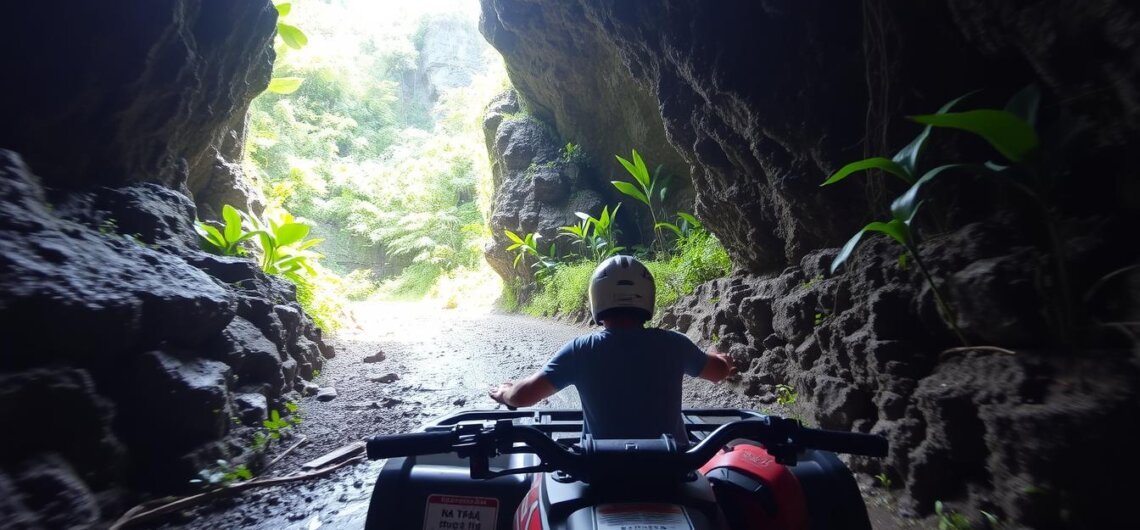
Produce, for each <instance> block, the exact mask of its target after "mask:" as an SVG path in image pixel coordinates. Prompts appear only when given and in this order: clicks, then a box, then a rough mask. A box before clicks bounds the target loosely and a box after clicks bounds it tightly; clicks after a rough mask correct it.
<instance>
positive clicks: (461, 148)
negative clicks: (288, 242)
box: [246, 0, 505, 297]
mask: <svg viewBox="0 0 1140 530" xmlns="http://www.w3.org/2000/svg"><path fill="white" fill-rule="evenodd" d="M426 4H432V5H431V6H428V5H426ZM426 4H425V5H423V6H420V5H417V6H406V5H400V6H394V5H383V6H381V5H377V4H374V3H371V2H366V1H363V0H349V1H347V2H334V3H328V2H315V1H310V0H295V1H294V2H292V3H291V5H290V6H289V7H287V8H285V9H286V10H287V12H288V14H289V17H290V19H292V20H298V21H303V26H304V33H305V34H306V35H305V38H304V39H303V40H306V41H307V43H302V44H303V47H301V48H299V47H295V46H292V45H291V44H290V42H289V41H287V40H285V39H288V38H289V37H290V35H293V36H295V35H296V32H293V31H291V30H290V29H283V28H282V27H280V26H279V28H278V35H279V36H280V37H281V39H282V42H280V43H279V46H278V47H277V48H278V49H277V51H278V60H277V62H276V63H275V65H274V76H275V80H274V84H273V86H272V87H271V90H270V91H269V92H266V93H265V94H263V95H262V96H260V97H258V98H257V99H255V100H254V102H253V104H252V105H251V109H250V121H249V123H250V134H249V136H248V140H247V153H248V159H247V163H246V170H247V172H248V173H250V174H252V175H256V176H257V177H259V179H260V181H261V183H262V188H263V191H264V192H265V195H266V196H267V198H268V199H269V201H270V203H271V204H273V205H275V206H278V207H281V208H283V209H285V210H288V211H290V212H293V213H295V214H297V215H299V216H302V217H304V218H306V219H309V220H311V223H310V224H311V225H312V228H313V231H314V233H316V234H319V236H320V237H323V238H325V239H326V240H328V241H329V243H330V244H329V245H325V246H324V247H323V248H325V249H326V253H327V254H328V257H327V258H326V259H325V260H324V263H325V266H326V267H327V269H326V271H325V272H326V274H324V275H320V276H322V277H323V280H322V281H321V282H317V283H318V284H320V283H323V284H327V285H325V287H326V288H327V289H326V290H335V289H337V288H338V287H342V286H338V285H336V284H338V283H339V284H344V283H356V284H359V283H360V280H362V279H364V278H370V279H371V280H372V281H373V282H374V283H380V284H381V285H380V286H379V288H367V289H362V291H372V292H374V293H375V294H376V295H377V296H390V297H417V296H423V295H424V294H426V293H427V292H428V291H430V289H431V287H432V285H433V284H434V283H435V282H436V281H437V280H438V279H440V278H442V277H444V276H447V275H449V274H452V273H453V272H454V271H457V270H458V269H470V270H474V269H475V268H478V267H479V266H480V263H481V261H482V260H481V250H482V246H483V243H484V241H486V239H487V238H488V237H489V234H488V231H487V229H486V222H485V218H484V216H485V212H486V211H487V209H488V208H489V197H490V169H489V166H488V161H487V156H486V150H485V149H486V148H485V145H484V143H483V135H482V130H481V114H482V111H483V108H484V105H485V104H486V102H487V101H489V100H490V99H491V97H492V96H493V95H494V94H496V93H498V92H500V91H501V90H502V89H503V88H505V85H504V80H505V74H504V72H503V70H502V68H501V62H499V61H498V60H497V59H494V55H493V52H490V50H489V48H485V49H484V51H483V53H485V54H486V58H485V59H484V60H485V61H486V64H487V67H486V68H484V70H485V71H487V72H488V73H487V74H486V75H485V76H483V77H479V78H476V79H475V80H474V82H473V83H472V84H471V85H470V86H467V87H463V88H457V89H453V90H449V91H444V92H443V93H442V94H439V95H438V98H437V99H433V94H429V93H428V92H427V90H428V89H427V88H426V86H421V84H420V83H421V81H415V82H414V83H413V81H412V80H418V79H420V77H421V76H423V75H424V74H423V73H422V72H420V71H419V68H420V60H419V58H418V56H419V54H420V53H421V52H422V51H423V47H424V45H425V38H426V37H425V35H427V33H428V29H429V26H431V25H432V24H444V26H443V27H448V26H446V25H447V24H466V25H469V26H471V27H472V28H474V25H475V21H474V17H473V16H468V15H472V14H470V13H469V14H462V13H451V12H450V11H452V10H454V6H450V5H441V4H440V3H438V2H427V3H426ZM284 5H285V4H281V5H280V6H279V9H280V8H281V6H284ZM432 10H439V11H438V12H432ZM443 10H446V11H449V12H448V13H443ZM437 33H438V32H437ZM473 34H474V32H473ZM476 35H477V34H476ZM473 42H478V41H473ZM294 79H295V80H297V81H296V82H292V81H287V80H294ZM301 79H304V83H303V84H300V82H299V81H300V80H301ZM278 88H283V89H286V90H287V91H291V94H290V95H288V96H284V95H283V94H282V93H281V92H282V90H277V89H278ZM362 240H363V241H364V243H365V244H364V245H362V244H361V241H362ZM368 244H371V245H372V246H374V247H379V248H380V249H381V250H379V251H375V250H374V249H372V248H369V247H368V246H367V245H368ZM286 265H287V264H286ZM382 265H383V266H382ZM361 266H364V267H369V270H371V271H372V272H374V273H375V274H364V273H356V278H357V281H354V282H339V281H337V280H335V279H333V278H332V277H333V276H334V275H345V274H349V273H352V271H353V270H354V269H359V268H360V267H361ZM313 277H314V275H309V280H310V283H313V281H312V280H313ZM311 287H312V286H311ZM304 290H305V287H304V286H302V291H304ZM319 290H320V289H310V291H311V292H318V291H319ZM355 290H357V291H361V289H355ZM301 295H302V296H303V297H304V296H305V293H304V292H302V293H301Z"/></svg>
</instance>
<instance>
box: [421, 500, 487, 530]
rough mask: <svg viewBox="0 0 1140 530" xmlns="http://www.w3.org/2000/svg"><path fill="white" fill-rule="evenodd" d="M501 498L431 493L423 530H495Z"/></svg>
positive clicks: (425, 510)
mask: <svg viewBox="0 0 1140 530" xmlns="http://www.w3.org/2000/svg"><path fill="white" fill-rule="evenodd" d="M498 515H499V499H496V498H494V497H462V496H457V495H429V496H428V499H427V507H426V508H424V528H423V530H494V528H495V527H496V525H497V524H498V521H496V517H497V516H498Z"/></svg>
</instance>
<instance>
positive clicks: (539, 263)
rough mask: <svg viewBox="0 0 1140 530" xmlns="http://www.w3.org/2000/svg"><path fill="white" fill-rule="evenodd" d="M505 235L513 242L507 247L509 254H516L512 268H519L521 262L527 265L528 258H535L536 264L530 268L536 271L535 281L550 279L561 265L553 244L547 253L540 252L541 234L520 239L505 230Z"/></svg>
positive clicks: (531, 234) (530, 234)
mask: <svg viewBox="0 0 1140 530" xmlns="http://www.w3.org/2000/svg"><path fill="white" fill-rule="evenodd" d="M503 233H504V234H506V236H507V239H510V240H511V244H510V245H509V246H507V252H515V260H514V262H513V263H512V265H511V266H513V267H518V266H519V263H520V262H521V263H523V264H524V265H525V264H526V256H528V255H529V256H532V257H534V263H531V265H530V266H531V268H532V269H534V279H535V280H537V281H543V280H545V279H547V278H549V277H550V276H551V275H552V274H554V271H556V270H557V269H558V266H559V263H558V260H557V258H556V256H557V255H558V249H557V248H555V245H554V244H553V243H551V244H550V247H549V248H547V251H546V252H542V251H540V250H538V240H539V239H541V238H542V235H541V234H538V233H534V232H532V233H529V234H527V235H526V236H521V237H520V236H519V235H518V234H516V233H514V232H512V231H510V230H507V229H503Z"/></svg>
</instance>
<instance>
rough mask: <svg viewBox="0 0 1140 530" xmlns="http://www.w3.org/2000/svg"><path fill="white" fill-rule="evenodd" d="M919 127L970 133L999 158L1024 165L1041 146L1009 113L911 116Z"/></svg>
mask: <svg viewBox="0 0 1140 530" xmlns="http://www.w3.org/2000/svg"><path fill="white" fill-rule="evenodd" d="M911 119H912V120H914V121H916V122H918V123H925V124H927V125H933V126H935V127H947V128H951V129H959V130H963V131H968V132H972V133H974V134H977V135H978V136H981V137H982V138H984V139H985V140H986V141H987V142H989V143H990V145H992V146H993V147H994V149H997V151H998V152H999V153H1001V154H1002V156H1004V157H1006V158H1007V159H1008V160H1010V161H1013V162H1024V161H1026V160H1027V159H1028V158H1029V157H1030V156H1032V155H1033V154H1034V153H1035V152H1036V151H1037V149H1038V147H1039V145H1040V140H1038V138H1037V132H1036V131H1034V130H1033V126H1032V125H1030V124H1028V123H1026V122H1025V120H1022V119H1021V118H1019V117H1017V115H1015V114H1013V113H1012V112H1008V111H1004V110H993V109H979V110H970V111H966V112H951V113H948V114H927V115H923V116H911Z"/></svg>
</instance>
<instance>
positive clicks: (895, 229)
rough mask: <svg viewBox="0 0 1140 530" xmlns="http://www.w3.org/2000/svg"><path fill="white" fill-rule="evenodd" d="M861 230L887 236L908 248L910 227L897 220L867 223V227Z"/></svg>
mask: <svg viewBox="0 0 1140 530" xmlns="http://www.w3.org/2000/svg"><path fill="white" fill-rule="evenodd" d="M863 230H865V231H868V232H880V233H883V234H887V235H888V236H891V239H894V240H895V241H898V242H899V243H901V244H902V245H903V246H904V247H907V248H910V227H908V226H907V225H906V224H904V223H903V222H902V221H900V220H898V219H891V220H890V221H887V222H885V223H883V222H880V221H875V222H873V223H868V224H867V226H864V227H863Z"/></svg>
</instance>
